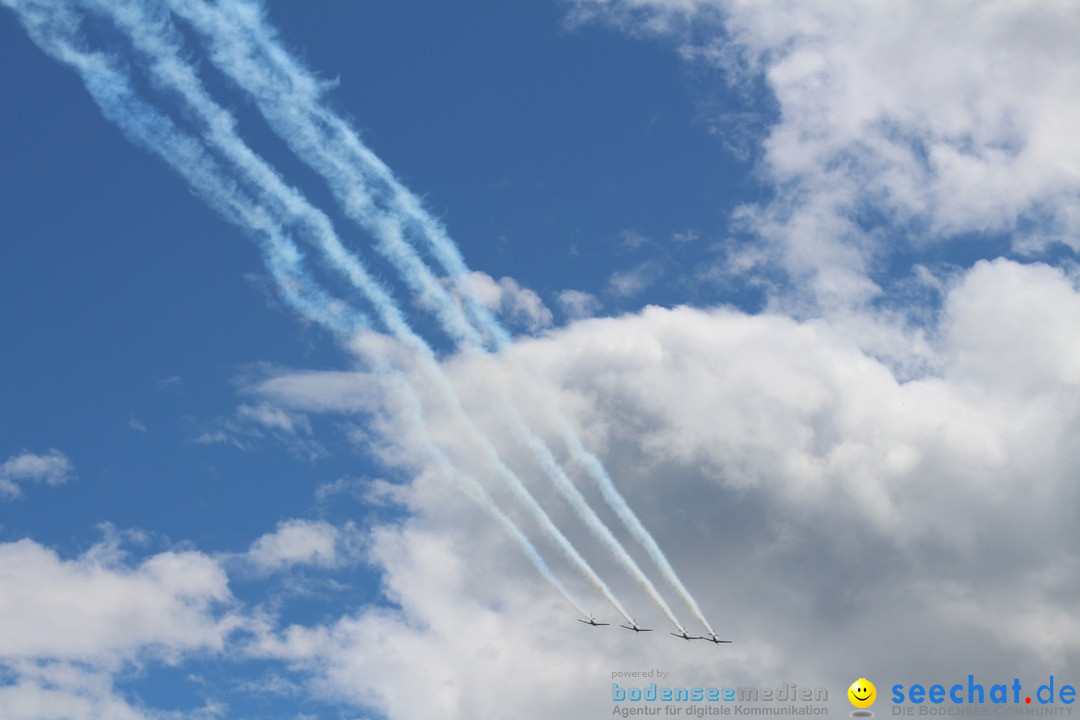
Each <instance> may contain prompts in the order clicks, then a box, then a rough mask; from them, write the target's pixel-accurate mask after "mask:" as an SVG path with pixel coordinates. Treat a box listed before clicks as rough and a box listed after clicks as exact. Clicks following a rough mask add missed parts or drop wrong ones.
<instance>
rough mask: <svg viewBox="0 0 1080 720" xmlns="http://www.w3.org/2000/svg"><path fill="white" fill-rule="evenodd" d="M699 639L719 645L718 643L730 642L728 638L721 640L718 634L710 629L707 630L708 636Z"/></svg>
mask: <svg viewBox="0 0 1080 720" xmlns="http://www.w3.org/2000/svg"><path fill="white" fill-rule="evenodd" d="M701 639H702V640H708V641H709V642H711V643H716V644H717V645H719V644H720V643H730V642H731V641H730V640H721V639H720V638H719V636H717V634H716V633H714V632H713V631H712V630H710V631H709V637H703V638H701Z"/></svg>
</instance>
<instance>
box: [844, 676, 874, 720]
mask: <svg viewBox="0 0 1080 720" xmlns="http://www.w3.org/2000/svg"><path fill="white" fill-rule="evenodd" d="M847 696H848V700H850V701H851V704H852V705H854V706H855V709H854V710H852V711H851V717H874V712H873V711H872V710H870V709H869V708H870V706H871V705H873V704H874V701H875V700H877V688H876V687H874V683H872V682H870V681H869V680H867V679H866V678H859V679H858V680H856V681H855V682H853V683H851V687H849V688H848V691H847Z"/></svg>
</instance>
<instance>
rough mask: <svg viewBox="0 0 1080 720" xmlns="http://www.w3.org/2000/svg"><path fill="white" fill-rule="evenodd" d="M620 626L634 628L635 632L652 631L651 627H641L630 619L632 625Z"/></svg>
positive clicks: (628, 628)
mask: <svg viewBox="0 0 1080 720" xmlns="http://www.w3.org/2000/svg"><path fill="white" fill-rule="evenodd" d="M619 627H624V628H626V629H627V630H633V631H634V632H652V629H651V628H643V627H639V626H638V624H637V623H636V622H634V621H633V620H631V621H630V625H620V626H619Z"/></svg>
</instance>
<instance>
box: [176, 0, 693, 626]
mask: <svg viewBox="0 0 1080 720" xmlns="http://www.w3.org/2000/svg"><path fill="white" fill-rule="evenodd" d="M169 2H170V6H171V7H172V8H173V10H174V12H176V13H177V14H178V15H180V16H181V17H183V18H184V19H186V20H188V22H190V23H191V24H192V25H193V26H194V27H195V28H196V29H197V30H199V32H200V33H202V34H203V35H204V36H205V37H206V38H208V39H209V41H210V48H211V49H210V53H211V58H212V60H213V61H214V63H215V65H216V66H217V67H218V68H219V69H220V70H221V71H222V72H223V73H225V74H226V75H228V76H229V77H231V78H232V79H233V81H234V82H236V84H237V85H239V86H240V87H241V88H242V89H244V90H245V91H246V92H248V93H250V94H251V95H252V96H253V97H254V99H255V100H256V102H257V104H258V106H259V108H260V112H261V113H262V114H263V116H264V117H265V118H266V119H267V121H268V122H269V123H270V124H271V126H272V127H273V128H274V129H275V131H276V132H277V133H278V135H280V136H281V137H282V138H284V139H285V140H286V141H287V142H288V143H289V145H290V147H291V148H292V149H293V151H294V152H296V153H297V155H298V156H299V157H301V159H303V160H304V161H305V162H306V163H307V164H308V165H310V166H311V167H312V168H313V169H315V170H316V171H317V172H319V173H320V174H322V175H323V177H324V178H325V179H326V180H327V182H328V183H329V185H330V187H331V189H332V190H333V191H334V193H335V195H336V196H337V198H338V200H339V202H340V203H341V204H342V206H343V208H344V209H345V211H346V213H347V214H348V215H349V217H350V218H351V219H353V220H354V221H356V222H357V223H358V224H360V225H361V226H362V227H365V228H366V229H368V230H370V231H371V232H372V233H373V234H374V235H375V237H376V239H377V249H378V250H379V251H380V252H381V253H382V254H384V255H385V256H386V257H388V258H389V259H390V260H391V262H393V263H394V264H395V265H396V266H397V267H398V268H399V269H400V270H401V273H402V277H403V279H404V280H405V281H406V282H407V284H408V285H409V286H410V288H411V289H412V290H413V291H414V292H416V293H417V294H418V295H419V296H420V297H422V298H424V299H426V300H428V301H429V302H430V303H431V304H432V305H433V306H434V308H435V311H436V313H437V315H438V317H439V319H440V321H441V323H442V325H443V327H444V329H445V330H446V331H447V332H448V333H449V334H450V335H451V337H453V338H454V339H455V340H456V341H458V342H463V343H466V344H468V345H472V346H474V347H479V348H485V347H488V348H491V349H493V350H496V351H497V350H499V349H501V348H503V347H506V346H507V345H508V344H509V343H510V342H511V341H512V338H511V336H510V334H509V333H508V332H507V331H506V329H505V328H503V327H502V325H501V324H500V323H499V322H498V320H497V319H496V318H495V317H494V315H493V314H492V313H491V311H490V310H489V309H488V308H487V307H485V306H484V305H483V304H482V303H480V302H479V301H478V300H477V298H476V295H475V291H474V289H473V288H472V287H471V281H470V279H469V277H468V269H467V267H466V266H465V263H464V260H463V258H462V257H461V254H460V252H459V251H458V249H457V246H456V245H455V244H454V243H453V241H452V240H451V239H450V237H449V235H448V234H447V233H446V231H445V229H444V228H443V227H442V225H441V223H439V222H438V221H437V220H435V219H434V218H432V217H431V216H430V215H429V214H428V213H427V212H426V211H425V210H424V209H423V206H422V204H421V203H420V201H419V200H418V199H417V198H416V197H415V195H413V194H412V193H411V192H410V191H409V190H408V189H407V188H405V187H404V186H402V185H401V184H400V183H399V182H398V181H397V179H396V178H395V177H394V175H393V173H392V172H391V171H390V169H389V168H388V167H386V165H385V164H384V163H382V161H381V160H379V158H378V157H377V156H375V155H374V154H373V153H372V152H371V151H370V150H369V149H368V148H367V147H366V146H364V144H363V143H362V142H361V141H360V140H359V138H358V137H357V135H356V133H355V132H354V131H353V129H352V128H351V127H350V126H349V125H348V123H346V122H345V121H344V120H342V119H341V118H339V117H338V116H337V115H335V114H334V113H332V112H331V111H330V110H328V109H327V108H326V107H325V106H324V105H323V104H322V103H321V101H320V96H321V91H322V85H321V84H320V83H319V82H318V81H317V80H316V79H315V78H314V77H312V76H311V74H310V72H308V71H307V70H305V69H304V68H303V67H302V66H301V65H300V64H299V63H298V62H297V61H296V60H294V59H293V58H292V57H291V56H290V55H289V54H288V53H287V52H286V51H285V50H284V49H283V48H282V47H281V46H280V44H279V43H278V42H277V39H276V35H275V33H274V31H273V30H272V29H270V28H269V27H268V26H267V25H266V24H265V23H264V22H263V20H262V9H261V7H260V6H258V5H254V4H249V3H244V4H223V5H218V6H210V5H208V4H207V3H206V2H204V0H169ZM380 204H381V205H384V206H389V207H388V208H385V209H380V207H379V205H380ZM410 233H411V234H413V235H419V236H420V237H421V238H423V239H424V240H425V241H426V242H427V243H428V245H429V249H430V250H431V252H432V255H433V256H434V257H435V259H436V260H437V261H438V262H439V263H440V265H441V266H442V267H443V268H444V270H445V271H446V272H447V274H448V275H449V276H450V277H451V278H453V279H454V280H455V281H456V282H457V284H458V286H459V287H461V288H462V289H463V291H464V292H463V295H464V297H463V300H464V302H465V304H466V309H467V311H468V314H469V315H470V316H471V317H472V322H470V321H469V319H468V318H466V317H465V315H464V314H463V312H462V310H461V308H459V307H458V306H457V305H456V303H454V301H453V300H452V299H451V298H449V296H448V294H447V293H446V290H445V288H444V287H443V286H442V285H441V283H440V282H439V280H438V279H437V278H436V277H435V276H434V275H433V274H432V273H431V271H430V270H429V269H428V268H427V266H426V265H425V264H424V263H423V261H422V260H421V259H420V258H419V256H418V255H416V253H415V251H414V250H412V248H411V247H410V246H409V245H408V243H407V242H406V240H405V236H406V235H407V234H410ZM477 327H479V328H480V330H477ZM545 404H549V403H545ZM548 414H549V415H551V416H552V417H553V418H554V419H556V421H557V426H558V428H559V431H560V434H561V435H562V439H563V441H564V443H565V444H566V446H567V448H568V449H569V451H570V453H571V455H572V456H573V457H574V459H575V460H576V461H577V462H578V464H580V465H581V466H582V467H583V468H584V469H585V470H586V472H587V473H588V475H589V476H590V478H592V480H593V482H594V483H595V484H596V486H597V488H598V489H599V491H600V493H601V497H603V499H604V501H605V502H606V503H607V504H608V505H609V506H610V507H611V509H612V510H613V511H614V512H615V514H616V516H617V517H618V518H619V520H620V522H622V524H623V525H624V527H626V529H627V530H628V531H629V532H630V534H631V536H633V537H634V539H635V540H637V541H638V542H639V543H640V544H641V545H642V547H643V548H644V549H645V551H646V553H647V554H648V555H649V557H650V559H652V561H653V562H654V563H655V564H656V566H657V567H658V568H659V569H660V571H661V574H662V575H663V576H664V577H665V579H666V580H667V581H668V583H669V584H670V585H671V586H672V587H673V588H674V589H675V590H676V592H677V593H678V594H679V595H680V597H682V598H683V600H684V602H686V604H687V606H688V607H689V608H690V609H691V611H692V612H693V614H694V615H695V616H696V617H697V618H698V620H699V621H700V622H701V623H702V624H703V625H704V626H705V627H706V628H707V629H708V630H709V631H710V632H712V628H711V626H710V625H709V623H708V621H707V620H706V619H705V616H704V613H702V611H701V609H700V607H699V606H698V604H697V602H696V601H695V600H694V598H693V596H692V595H691V594H690V592H689V590H688V589H687V588H686V587H685V585H683V583H682V581H681V580H680V579H679V577H678V575H677V574H676V573H675V570H674V568H673V567H672V566H671V563H670V562H669V561H668V559H667V557H666V556H665V555H664V553H663V551H661V550H660V547H659V545H658V544H657V543H656V541H655V539H654V538H653V537H652V535H651V533H649V532H648V530H647V529H646V528H645V526H644V525H643V524H642V522H641V520H640V519H639V518H638V517H637V515H636V514H635V513H634V512H633V510H632V509H631V508H630V506H629V505H628V504H627V502H626V500H625V498H623V496H622V494H621V493H620V492H619V491H618V489H617V488H616V487H615V484H614V482H613V481H612V479H611V477H610V475H609V474H608V473H607V471H606V469H605V468H604V467H603V464H602V463H601V462H600V460H599V458H597V457H596V456H595V455H594V454H593V453H591V452H590V451H589V450H588V449H587V448H585V446H584V445H583V444H582V443H581V441H580V439H579V438H578V437H577V435H576V433H575V432H574V431H573V429H572V428H571V427H570V426H569V424H568V423H567V422H566V420H565V419H564V418H562V417H561V416H558V414H557V413H556V412H554V411H553V410H552V409H551V408H548ZM519 417H520V416H519ZM522 422H524V420H523V418H522ZM525 427H526V428H527V425H526V426H525ZM526 432H527V433H528V435H526V436H525V437H523V438H522V439H523V440H524V441H525V442H526V444H527V445H528V446H529V447H530V448H532V449H533V451H534V453H536V454H537V455H538V460H539V461H540V462H541V465H543V466H545V468H549V464H548V462H547V458H545V457H544V454H545V453H546V454H547V456H550V454H551V453H550V450H549V449H548V448H547V447H546V445H545V444H544V443H543V442H542V441H540V440H539V438H536V437H535V434H533V433H532V432H531V431H528V430H526ZM529 435H531V437H529ZM556 467H557V464H556ZM559 473H562V470H561V469H559ZM549 474H551V473H550V472H549ZM562 474H563V476H565V474H564V473H562ZM554 479H555V481H556V483H557V484H558V485H559V486H560V489H561V490H564V491H565V488H564V487H563V486H562V484H561V481H560V479H559V478H558V477H557V476H556V477H554ZM575 492H576V488H575ZM568 499H569V498H568ZM570 502H571V504H573V505H575V508H577V504H576V501H575V500H573V499H570ZM588 512H589V513H591V512H592V511H591V508H590V509H589V510H588ZM594 517H595V515H594ZM586 522H590V521H589V520H588V519H586ZM590 524H591V523H590ZM601 524H602V523H601ZM604 531H606V528H604ZM607 534H608V535H609V536H610V532H607ZM604 541H605V544H608V543H607V541H606V539H605V540H604ZM616 544H617V542H616ZM620 550H621V546H620ZM615 552H616V554H617V555H619V551H615ZM622 554H623V555H625V550H623V551H622ZM627 557H628V556H627ZM620 559H622V558H621V557H620ZM624 564H625V562H624ZM631 572H632V574H635V577H637V573H634V572H633V570H631ZM638 572H639V573H640V570H639V571H638ZM642 579H644V582H645V583H646V584H647V585H648V586H649V587H647V588H646V589H647V591H649V594H650V596H652V597H653V598H654V600H655V599H656V597H658V595H657V593H656V591H655V588H651V583H648V580H647V578H644V576H643V575H641V577H640V578H639V582H640V581H641V580H642ZM660 606H661V608H662V609H664V608H665V607H666V606H665V605H664V604H663V601H662V600H661V601H660ZM665 613H666V614H668V617H669V619H672V621H673V622H676V621H675V620H674V618H673V616H672V615H671V613H670V610H665ZM676 624H678V623H677V622H676Z"/></svg>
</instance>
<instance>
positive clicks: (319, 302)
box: [0, 0, 625, 617]
mask: <svg viewBox="0 0 1080 720" xmlns="http://www.w3.org/2000/svg"><path fill="white" fill-rule="evenodd" d="M0 2H2V3H3V4H4V5H6V6H8V7H10V8H11V9H13V10H14V11H15V13H16V14H17V15H18V17H19V20H20V22H21V23H22V25H23V27H24V28H25V29H26V31H27V34H28V35H29V36H30V38H31V39H32V40H33V41H34V43H35V44H37V45H38V47H40V48H41V49H42V50H43V51H44V52H45V53H46V54H48V55H50V56H52V57H53V58H54V59H56V60H58V61H60V62H61V63H63V64H65V65H68V66H69V67H71V68H72V69H74V70H75V71H76V72H77V73H78V74H79V75H80V77H81V78H82V80H83V83H84V85H85V86H86V88H87V90H88V91H89V92H90V94H91V96H92V98H93V99H94V101H95V103H97V105H98V107H99V108H100V109H101V111H102V113H103V114H104V115H105V117H106V118H108V119H109V120H110V121H112V122H113V123H114V124H116V125H117V126H118V127H119V128H120V129H121V130H122V131H123V132H124V133H125V135H126V136H127V137H128V138H129V139H130V140H131V141H132V142H134V143H135V144H136V145H139V146H140V147H143V148H144V149H147V150H149V151H151V152H153V153H154V154H156V155H158V156H159V157H160V158H162V159H163V160H164V161H165V162H166V163H167V164H168V165H169V166H170V167H172V168H173V169H174V170H175V171H176V172H177V173H178V174H179V175H180V176H181V177H183V178H184V179H185V180H186V181H187V182H188V184H189V185H190V186H191V188H192V189H193V190H194V191H195V192H196V193H197V194H198V195H199V196H200V197H201V198H202V199H203V200H204V201H205V202H207V204H209V205H210V206H211V207H213V208H214V209H215V210H217V211H218V212H219V213H221V214H222V215H223V216H224V217H225V218H226V219H228V220H229V221H230V222H233V223H234V224H236V225H238V226H240V227H241V228H243V229H244V230H246V231H247V232H248V233H250V234H251V235H252V236H253V237H255V239H256V241H257V242H258V243H259V245H260V247H261V248H262V250H263V254H264V257H265V259H266V262H267V266H268V267H269V268H270V270H271V273H272V275H273V277H274V279H275V282H276V283H277V285H278V287H279V288H280V290H281V292H282V294H283V295H284V296H285V298H286V300H287V302H288V303H289V304H290V305H291V306H292V307H293V308H295V309H296V310H298V311H299V312H301V313H302V314H303V315H305V316H306V317H308V318H310V319H312V320H315V321H316V322H318V323H320V324H321V325H323V326H324V327H326V328H327V329H328V330H330V331H331V332H333V333H334V334H335V335H338V336H339V337H343V338H348V337H351V336H352V335H353V334H354V333H355V332H356V331H357V330H358V329H359V328H361V327H369V326H370V320H369V319H368V318H367V316H366V315H365V314H364V313H362V312H360V311H358V310H356V309H355V308H352V307H350V306H348V305H346V304H344V303H341V302H339V301H336V300H334V299H333V298H331V297H330V296H328V295H326V294H325V293H324V292H323V291H322V290H320V289H319V288H318V286H317V285H316V284H315V283H314V282H313V281H312V280H311V279H310V278H309V276H308V275H307V273H306V271H304V270H303V268H302V267H301V261H302V255H301V254H300V253H299V251H298V250H297V248H296V247H295V245H293V243H292V241H291V240H290V239H289V238H288V236H287V235H286V233H285V231H284V228H282V227H281V226H280V224H278V223H277V222H276V221H275V220H274V219H273V218H272V217H271V215H270V214H269V213H267V212H266V209H265V207H264V206H263V205H261V204H259V203H258V202H256V201H253V200H251V199H250V198H248V197H247V196H246V194H245V192H244V191H243V190H242V189H241V188H240V187H239V186H238V184H237V183H235V182H234V181H232V180H231V179H230V178H229V176H228V173H227V172H225V171H224V169H223V168H222V167H221V166H220V165H219V163H217V162H216V161H215V160H214V159H213V158H212V157H211V156H210V155H209V154H208V153H207V152H206V150H205V148H204V147H203V145H202V144H201V143H199V142H198V141H197V140H196V139H194V138H193V137H191V136H190V135H187V134H186V133H184V132H183V131H181V130H179V129H178V128H177V127H176V125H175V123H174V122H173V121H172V120H171V119H170V118H168V117H167V116H165V115H164V114H162V113H160V112H159V111H157V110H156V109H155V108H154V107H152V106H150V105H149V104H147V103H146V102H144V101H143V100H141V99H140V98H139V97H138V96H137V95H136V94H135V92H134V90H133V89H132V87H131V82H130V80H129V78H128V77H127V76H126V75H125V74H124V73H122V72H120V71H119V70H117V69H116V68H115V67H114V66H113V64H112V63H111V62H110V60H109V58H108V57H107V56H105V55H103V54H101V53H98V52H93V51H87V50H83V49H81V48H80V47H79V46H78V45H79V42H78V39H79V38H80V32H79V29H80V21H79V17H78V16H77V15H76V14H75V13H73V12H71V9H70V6H69V5H66V4H61V3H57V2H36V1H34V0H0ZM375 362H376V364H377V365H378V364H380V363H379V361H378V359H375ZM382 366H383V367H384V368H385V367H386V365H385V363H383V364H382ZM403 397H404V398H405V399H407V400H409V401H410V402H412V403H414V405H415V407H419V399H418V398H417V397H416V396H415V393H414V392H412V393H407V394H405V395H404V396H403ZM428 450H429V453H430V454H431V456H432V458H433V459H434V460H435V461H436V464H437V465H438V466H439V467H440V469H442V470H444V472H447V473H448V474H449V475H450V476H451V477H455V478H456V479H457V480H458V481H459V482H460V483H462V484H463V487H464V489H465V490H466V492H467V493H468V494H469V495H470V496H471V497H473V498H474V499H475V500H477V501H478V502H480V504H481V506H482V507H484V509H485V510H487V511H488V512H489V513H490V514H491V515H492V516H493V517H494V518H495V519H496V521H497V522H499V524H500V525H502V526H503V528H504V529H506V530H507V531H508V532H509V534H510V535H511V537H513V538H514V539H515V541H516V542H517V543H518V544H519V546H520V547H521V548H522V550H523V551H524V552H525V554H526V556H527V557H528V558H529V559H530V561H531V562H532V563H533V565H534V566H535V567H536V568H537V570H538V571H539V572H540V573H541V575H543V576H544V577H545V578H546V579H547V580H548V581H549V582H550V583H551V584H552V586H553V587H555V589H556V590H557V591H558V592H559V593H560V594H561V595H562V597H563V598H565V599H566V601H567V602H568V603H569V604H570V605H571V606H572V607H574V609H576V610H577V611H578V612H579V613H581V614H582V616H584V617H588V615H587V614H586V613H585V611H584V610H583V608H582V606H581V604H580V603H579V602H578V601H577V600H575V599H574V598H573V596H572V595H571V594H570V593H569V592H568V591H567V589H566V588H565V586H564V585H563V584H562V583H561V582H560V581H559V580H558V578H557V577H556V576H555V575H554V573H552V571H551V570H550V568H549V567H548V566H547V564H546V563H545V562H544V560H543V559H542V557H541V556H540V554H539V553H538V552H537V550H536V548H535V547H534V546H533V545H532V543H531V542H529V540H528V539H527V538H526V537H525V536H524V534H523V533H522V532H521V530H520V528H518V527H517V525H516V524H514V522H513V521H512V520H511V519H510V518H509V517H508V516H507V515H505V513H503V512H502V511H501V510H499V509H498V507H497V506H496V505H495V503H494V501H493V500H492V499H491V497H490V496H489V495H488V494H487V493H486V491H485V490H484V489H483V488H482V487H481V486H480V485H479V484H478V483H476V482H475V481H474V480H472V479H471V478H467V477H466V476H464V475H462V474H461V473H458V472H456V471H454V469H453V468H452V467H451V466H450V464H449V461H448V459H447V458H446V456H445V454H443V453H442V451H441V450H440V449H439V448H438V447H436V446H435V445H434V444H429V446H428ZM615 607H616V609H619V606H618V604H617V602H616V603H615ZM624 615H625V613H624Z"/></svg>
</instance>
